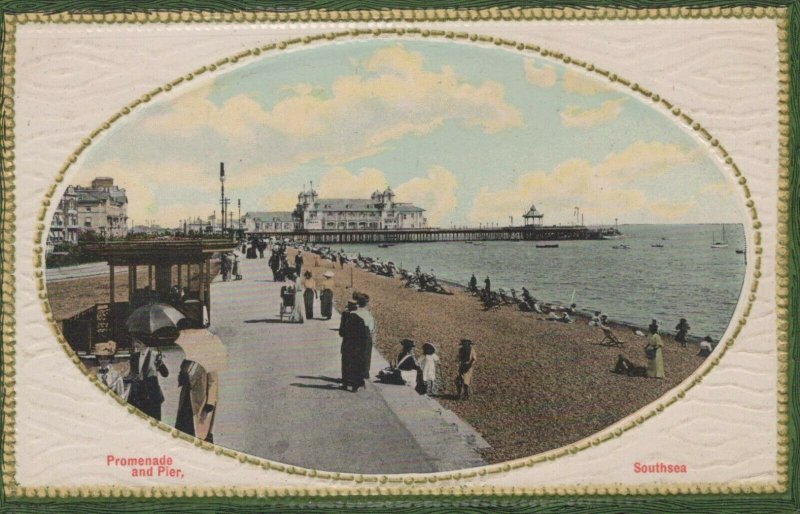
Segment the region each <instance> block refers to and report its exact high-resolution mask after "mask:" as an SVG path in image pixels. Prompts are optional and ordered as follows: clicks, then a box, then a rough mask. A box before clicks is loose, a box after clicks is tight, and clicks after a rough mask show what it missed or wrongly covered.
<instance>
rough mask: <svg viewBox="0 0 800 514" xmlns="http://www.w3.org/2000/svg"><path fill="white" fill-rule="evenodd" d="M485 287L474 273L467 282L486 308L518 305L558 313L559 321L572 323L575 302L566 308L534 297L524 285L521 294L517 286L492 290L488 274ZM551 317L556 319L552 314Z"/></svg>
mask: <svg viewBox="0 0 800 514" xmlns="http://www.w3.org/2000/svg"><path fill="white" fill-rule="evenodd" d="M483 284H484V285H483V287H478V279H477V278H476V277H475V274H474V273H473V274H472V276H471V277H470V278H469V281H468V282H467V291H469V292H470V293H471V294H472V295H473V296H477V297H478V299H479V300H480V302H481V303H482V304H483V307H484V310H487V311H488V310H492V309H499V308H500V307H501V306H503V305H511V306H516V307H517V308H518V309H519V310H521V311H523V312H536V313H539V314H548V315H549V314H557V315H558V319H557V321H563V322H565V323H571V322H572V318H571V317H570V316H571V315H572V314H573V312H572V311H574V309H575V304H574V303H573V304H572V305H570V307H569V308H568V309H564V308H562V307H561V306H559V305H555V304H550V303H545V302H542V301H539V300H537V299H536V298H534V297H533V295H532V294H531V292H530V291H528V289H527V288H526V287H522V288H521V289H522V290H521V292H520V294H518V292H517V290H516V289H515V288H513V287H512V288H511V289H510V290H509V291H506V290H505V289H503V288H502V287H501V288H499V289H498V290H497V291H494V290H492V280H491V279H490V278H489V277H488V276H487V277H486V278H485V279H484V281H483ZM550 319H555V317H554V316H550Z"/></svg>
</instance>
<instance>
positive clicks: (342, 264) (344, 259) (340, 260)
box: [339, 252, 347, 269]
mask: <svg viewBox="0 0 800 514" xmlns="http://www.w3.org/2000/svg"><path fill="white" fill-rule="evenodd" d="M346 260H347V257H345V256H344V252H339V268H340V269H344V262H345V261H346Z"/></svg>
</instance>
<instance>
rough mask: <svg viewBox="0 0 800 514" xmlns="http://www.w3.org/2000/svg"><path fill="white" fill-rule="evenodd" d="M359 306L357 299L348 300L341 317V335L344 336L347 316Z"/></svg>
mask: <svg viewBox="0 0 800 514" xmlns="http://www.w3.org/2000/svg"><path fill="white" fill-rule="evenodd" d="M357 308H358V303H356V301H355V300H347V307H345V308H344V311H342V316H341V317H340V318H339V337H344V325H345V322H346V321H347V316H349V315H350V314H352V313H353V311H354V310H356V309H357Z"/></svg>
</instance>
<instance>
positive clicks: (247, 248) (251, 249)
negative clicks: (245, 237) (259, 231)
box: [241, 237, 267, 259]
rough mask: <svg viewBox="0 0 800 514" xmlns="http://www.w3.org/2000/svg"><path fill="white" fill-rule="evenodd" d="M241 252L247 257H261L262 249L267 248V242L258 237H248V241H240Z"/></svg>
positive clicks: (262, 256)
mask: <svg viewBox="0 0 800 514" xmlns="http://www.w3.org/2000/svg"><path fill="white" fill-rule="evenodd" d="M241 244H242V253H243V254H244V255H245V257H246V258H248V259H256V258H259V259H263V258H264V251H265V250H266V249H267V242H266V241H264V240H263V239H261V238H260V237H257V238H256V237H254V238H250V240H249V241H242V243H241Z"/></svg>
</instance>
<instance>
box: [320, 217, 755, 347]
mask: <svg viewBox="0 0 800 514" xmlns="http://www.w3.org/2000/svg"><path fill="white" fill-rule="evenodd" d="M619 230H620V232H622V233H623V234H624V236H625V238H624V239H621V240H600V241H553V242H552V243H553V244H555V243H557V244H558V248H537V247H536V245H537V244H542V243H544V242H543V241H481V242H477V241H476V242H474V243H472V244H469V243H465V242H441V243H398V244H396V245H394V246H390V247H388V248H380V247H379V246H378V245H377V244H343V245H336V246H338V247H340V248H342V249H344V251H345V252H346V253H347V254H348V255H350V256H355V255H357V254H359V253H360V254H362V255H364V256H370V257H373V258H379V259H381V260H384V261H393V262H394V263H395V264H397V265H399V266H400V267H402V268H405V269H408V270H414V269H415V268H416V267H417V266H419V267H420V268H421V270H422V271H424V272H431V271H432V272H433V273H434V274H435V275H436V276H437V277H438V278H439V279H442V280H444V281H447V282H451V283H455V284H459V285H464V286H465V285H466V284H467V282H468V281H469V278H470V275H471V274H472V273H474V274H475V276H476V278H477V279H478V285H479V286H480V287H483V283H484V279H485V278H486V277H487V276H488V277H490V279H491V284H492V289H493V290H497V289H499V288H501V287H502V288H504V289H506V290H507V291H508V290H509V289H511V288H515V289H516V290H517V291H518V292H520V291H521V288H522V287H523V286H524V287H527V288H528V290H529V291H530V292H531V294H532V295H533V296H534V297H535V298H537V299H539V300H542V301H545V302H551V303H560V304H563V305H569V304H570V303H572V302H574V303H575V304H577V308H578V310H580V311H585V312H594V311H602V312H603V313H605V314H607V315H608V317H609V319H611V320H613V321H617V322H622V323H628V324H631V325H634V326H637V327H642V328H644V327H647V326H648V325H649V324H650V320H651V319H656V320H658V321H659V323H660V324H661V326H662V330H666V331H669V332H671V331H674V327H675V325H677V323H678V321H679V320H680V318H686V319H687V321H688V322H689V325H690V326H691V330H690V332H689V334H690V336H695V337H704V336H706V335H710V336H711V337H712V338H713V339H714V340H715V341H718V340H719V339H720V338H721V337H722V335H723V334H724V332H725V330H726V329H727V327H728V324H729V323H730V322H731V317H732V316H733V313H734V310H735V309H736V304H737V302H738V301H739V296H740V294H741V291H742V285H743V282H744V276H745V267H746V261H745V259H746V254H737V253H736V250H745V236H744V228H743V226H742V225H741V224H727V225H725V226H724V230H725V238H726V242H727V243H728V247H727V248H720V249H712V248H711V243H712V242H713V240H717V241H718V240H721V238H722V230H723V226H722V225H703V224H694V225H620V226H619ZM621 244H624V245H627V246H628V247H629V249H615V248H614V246H619V245H621ZM652 245H663V247H653V246H652ZM336 246H335V247H334V249H338V248H336Z"/></svg>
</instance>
